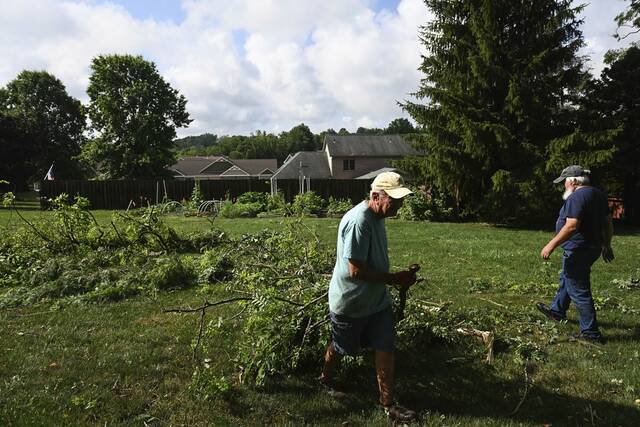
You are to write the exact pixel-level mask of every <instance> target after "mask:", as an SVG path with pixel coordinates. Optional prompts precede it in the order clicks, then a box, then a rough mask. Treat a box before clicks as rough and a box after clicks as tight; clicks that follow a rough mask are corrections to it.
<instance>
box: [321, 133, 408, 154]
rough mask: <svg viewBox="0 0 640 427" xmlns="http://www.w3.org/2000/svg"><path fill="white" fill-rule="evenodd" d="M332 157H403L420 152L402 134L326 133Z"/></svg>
mask: <svg viewBox="0 0 640 427" xmlns="http://www.w3.org/2000/svg"><path fill="white" fill-rule="evenodd" d="M323 150H327V151H328V152H329V155H330V156H331V157H385V158H388V157H403V156H415V155H417V154H418V152H417V151H416V150H415V149H414V148H413V147H411V145H409V143H408V142H407V141H406V140H405V139H404V138H403V137H402V136H400V135H325V137H324V146H323Z"/></svg>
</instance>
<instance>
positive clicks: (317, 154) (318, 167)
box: [271, 151, 331, 179]
mask: <svg viewBox="0 0 640 427" xmlns="http://www.w3.org/2000/svg"><path fill="white" fill-rule="evenodd" d="M301 167H302V173H303V175H304V176H306V177H307V178H311V179H328V178H331V170H330V169H329V162H328V160H327V155H326V154H325V152H324V151H298V152H297V153H295V154H293V155H291V156H289V157H288V158H287V161H286V162H285V163H284V164H283V165H282V166H280V169H278V170H277V171H276V173H274V174H273V176H272V177H271V178H273V179H298V178H299V177H300V169H301Z"/></svg>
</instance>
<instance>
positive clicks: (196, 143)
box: [173, 133, 218, 151]
mask: <svg viewBox="0 0 640 427" xmlns="http://www.w3.org/2000/svg"><path fill="white" fill-rule="evenodd" d="M217 143H218V135H214V134H212V133H204V134H202V135H195V136H187V137H185V138H179V139H175V140H174V141H173V144H174V147H175V149H176V150H178V151H181V150H185V149H188V148H207V147H211V146H213V145H216V144H217Z"/></svg>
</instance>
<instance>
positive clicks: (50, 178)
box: [44, 163, 53, 181]
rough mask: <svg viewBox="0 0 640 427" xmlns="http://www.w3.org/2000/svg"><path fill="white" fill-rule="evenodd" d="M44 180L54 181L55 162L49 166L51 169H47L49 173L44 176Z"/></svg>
mask: <svg viewBox="0 0 640 427" xmlns="http://www.w3.org/2000/svg"><path fill="white" fill-rule="evenodd" d="M44 180H45V181H53V163H51V166H49V170H48V171H47V174H46V175H45V176H44Z"/></svg>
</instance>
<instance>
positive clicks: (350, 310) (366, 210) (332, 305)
mask: <svg viewBox="0 0 640 427" xmlns="http://www.w3.org/2000/svg"><path fill="white" fill-rule="evenodd" d="M409 194H411V190H409V189H408V188H406V187H405V186H404V181H403V179H402V177H401V176H400V175H398V174H397V173H394V172H383V173H381V174H379V175H378V176H377V177H376V178H375V179H374V181H373V183H372V184H371V192H370V197H369V199H368V200H365V201H363V202H361V203H360V204H358V205H357V206H355V207H354V208H352V209H351V210H350V211H349V212H347V213H346V214H345V216H344V217H343V218H342V220H341V221H340V226H339V228H338V243H337V248H336V264H335V267H334V269H333V275H332V277H331V284H330V285H329V310H330V312H329V315H330V318H331V338H332V340H331V344H329V347H328V348H327V352H326V354H325V363H324V367H323V369H322V373H321V375H320V381H321V382H322V383H323V384H325V385H327V386H329V387H330V388H333V384H332V375H333V373H334V371H335V369H336V367H337V364H338V362H339V361H340V359H341V357H342V356H343V355H351V356H355V355H357V354H359V352H360V349H361V347H371V348H373V350H374V351H375V363H376V376H377V379H378V388H379V391H380V403H381V404H382V406H383V407H384V408H385V411H386V412H387V414H388V415H389V417H391V418H392V419H394V420H395V421H411V420H412V419H414V418H415V415H416V414H415V412H414V411H411V410H409V409H406V408H404V407H402V406H400V405H396V404H394V401H393V382H394V372H393V371H394V338H395V322H394V316H393V311H392V308H391V298H390V297H389V291H388V289H387V285H391V284H394V285H399V286H401V287H405V288H408V287H410V286H411V285H413V284H414V283H415V281H416V277H415V273H414V272H412V271H409V270H406V271H400V272H397V273H390V272H389V255H388V250H387V235H386V231H385V226H384V219H385V218H387V217H392V216H395V215H396V213H397V212H398V209H399V208H400V207H401V206H402V200H403V198H404V197H405V196H407V195H409Z"/></svg>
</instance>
